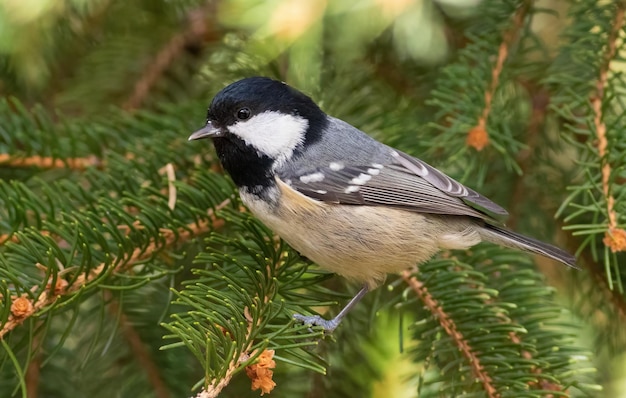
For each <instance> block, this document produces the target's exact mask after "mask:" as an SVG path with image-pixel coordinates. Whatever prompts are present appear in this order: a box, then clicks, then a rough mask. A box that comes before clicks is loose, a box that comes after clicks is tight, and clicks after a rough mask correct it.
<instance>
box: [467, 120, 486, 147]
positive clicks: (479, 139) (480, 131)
mask: <svg viewBox="0 0 626 398" xmlns="http://www.w3.org/2000/svg"><path fill="white" fill-rule="evenodd" d="M465 142H466V143H467V145H468V146H471V147H472V148H474V149H476V150H477V151H482V150H483V148H484V147H486V146H487V145H488V144H489V134H487V130H486V129H485V126H484V125H483V124H482V123H479V124H478V125H477V126H476V127H474V128H473V129H471V130H470V131H469V133H468V134H467V140H466V141H465Z"/></svg>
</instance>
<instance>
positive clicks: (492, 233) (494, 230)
mask: <svg viewBox="0 0 626 398" xmlns="http://www.w3.org/2000/svg"><path fill="white" fill-rule="evenodd" d="M480 236H481V238H482V239H483V240H486V241H488V242H492V243H495V244H497V245H500V246H504V247H510V248H513V249H521V250H525V251H529V252H532V253H537V254H540V255H542V256H545V257H549V258H551V259H554V260H556V261H559V262H562V263H563V264H565V265H567V266H568V267H572V268H578V267H577V266H576V258H575V257H574V256H572V255H571V254H569V253H568V252H566V251H565V250H562V249H559V248H558V247H556V246H552V245H550V244H548V243H544V242H541V241H539V240H537V239H533V238H529V237H528V236H524V235H521V234H518V233H515V232H513V231H509V230H508V229H504V228H500V227H496V226H495V225H489V224H487V225H485V227H484V228H483V229H481V230H480Z"/></svg>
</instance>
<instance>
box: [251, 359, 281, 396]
mask: <svg viewBox="0 0 626 398" xmlns="http://www.w3.org/2000/svg"><path fill="white" fill-rule="evenodd" d="M273 357H274V350H265V351H263V352H262V353H261V355H259V358H258V359H257V362H256V363H255V364H253V365H249V366H246V375H248V377H249V378H250V380H252V390H253V391H254V390H259V389H260V390H261V395H263V394H266V393H267V394H269V393H270V392H271V391H272V390H273V389H274V387H276V383H275V382H274V380H272V377H273V376H274V372H273V371H272V370H271V369H273V368H275V367H276V362H275V361H274V360H273V359H272V358H273Z"/></svg>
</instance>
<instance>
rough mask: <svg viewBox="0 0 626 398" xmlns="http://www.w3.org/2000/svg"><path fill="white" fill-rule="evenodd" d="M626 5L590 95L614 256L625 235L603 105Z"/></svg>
mask: <svg viewBox="0 0 626 398" xmlns="http://www.w3.org/2000/svg"><path fill="white" fill-rule="evenodd" d="M625 9H626V5H625V4H624V2H623V1H618V2H617V11H616V12H615V18H614V20H613V23H612V28H611V31H610V33H609V37H608V44H607V49H606V52H605V53H604V57H603V63H602V65H601V66H600V75H599V77H598V80H597V82H596V87H595V92H594V93H593V94H592V95H591V98H590V101H591V107H592V109H593V113H594V116H593V123H594V127H595V130H596V138H597V144H596V145H597V149H598V156H599V158H600V159H599V160H600V163H601V172H602V192H603V193H604V197H605V200H606V208H607V209H606V210H607V216H608V225H607V231H606V233H605V235H604V239H603V243H604V244H605V245H606V246H607V247H609V248H610V249H611V251H612V252H613V253H615V252H618V251H626V231H625V230H624V229H622V228H619V227H618V223H617V219H618V216H617V213H616V212H615V208H614V207H615V197H614V196H613V195H612V193H611V188H610V185H611V183H610V180H611V165H610V164H609V157H608V153H607V147H608V141H607V137H606V124H605V123H604V120H603V116H602V102H603V99H604V91H605V87H606V85H607V82H608V75H609V68H610V64H611V61H612V60H613V58H614V57H615V55H616V53H617V40H618V39H619V36H620V32H621V31H622V29H623V27H624V12H625Z"/></svg>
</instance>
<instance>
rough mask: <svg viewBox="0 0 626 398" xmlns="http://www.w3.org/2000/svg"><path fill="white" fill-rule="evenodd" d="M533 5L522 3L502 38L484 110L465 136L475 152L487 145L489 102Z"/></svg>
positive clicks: (528, 1)
mask: <svg viewBox="0 0 626 398" xmlns="http://www.w3.org/2000/svg"><path fill="white" fill-rule="evenodd" d="M532 4H533V0H527V1H524V2H523V3H522V5H521V6H520V7H519V8H518V10H517V11H516V12H515V14H513V18H512V26H511V27H510V29H509V30H507V31H506V32H505V33H504V34H503V36H502V42H501V43H500V46H499V47H498V54H497V57H496V62H495V64H494V66H493V69H492V70H491V82H490V83H489V86H488V88H487V90H486V91H485V98H484V108H483V111H482V113H481V114H480V116H479V117H478V123H477V124H476V126H475V127H474V128H472V129H471V130H470V131H469V133H468V134H467V139H466V142H467V145H468V146H471V147H473V148H474V149H476V150H477V151H482V150H483V149H484V148H485V146H487V145H488V144H489V133H488V131H487V119H488V118H489V113H490V112H491V102H492V100H493V96H494V94H495V92H496V89H497V88H498V84H499V80H500V74H501V73H502V69H503V67H504V62H505V61H506V59H507V58H508V56H509V51H510V48H511V46H512V45H513V43H514V42H515V41H516V39H517V38H518V36H519V34H520V31H521V30H522V28H523V26H524V21H525V20H526V16H527V15H528V13H529V11H530V9H531V7H532Z"/></svg>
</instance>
